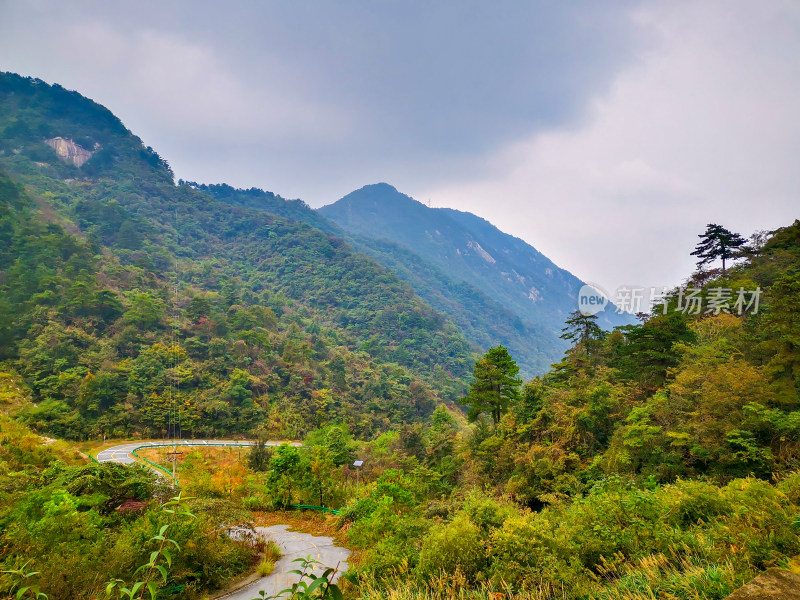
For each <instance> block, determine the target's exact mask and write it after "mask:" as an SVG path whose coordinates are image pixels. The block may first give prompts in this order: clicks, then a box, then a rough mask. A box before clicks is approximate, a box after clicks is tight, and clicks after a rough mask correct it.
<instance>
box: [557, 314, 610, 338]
mask: <svg viewBox="0 0 800 600" xmlns="http://www.w3.org/2000/svg"><path fill="white" fill-rule="evenodd" d="M564 324H565V325H566V327H564V328H563V329H562V330H561V335H560V336H559V337H560V338H561V339H562V340H567V341H570V342H572V343H573V344H576V345H577V344H583V345H584V346H585V345H587V343H588V342H591V341H593V340H599V339H602V338H603V336H604V335H605V333H604V332H603V330H602V329H600V326H599V325H598V324H597V315H585V314H583V313H582V312H581V311H579V310H575V311H572V312H571V313H570V314H569V318H568V319H567V320H566V321H565V322H564Z"/></svg>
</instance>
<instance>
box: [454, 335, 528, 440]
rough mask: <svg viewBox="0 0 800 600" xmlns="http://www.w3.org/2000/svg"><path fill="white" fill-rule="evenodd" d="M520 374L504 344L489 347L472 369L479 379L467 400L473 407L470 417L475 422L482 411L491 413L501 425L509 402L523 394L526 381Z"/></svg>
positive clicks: (493, 418)
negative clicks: (501, 419) (520, 390)
mask: <svg viewBox="0 0 800 600" xmlns="http://www.w3.org/2000/svg"><path fill="white" fill-rule="evenodd" d="M518 374H519V367H518V366H517V363H516V362H514V359H513V358H511V355H510V354H509V353H508V350H507V349H506V348H505V347H504V346H497V347H496V348H489V351H488V352H487V353H486V354H484V356H483V358H481V359H480V360H479V361H478V362H476V363H475V366H474V367H473V369H472V375H473V377H475V381H474V382H473V383H472V385H471V386H470V389H469V394H468V395H467V397H466V398H465V400H464V404H466V405H468V406H469V410H468V412H467V417H468V418H469V420H470V421H471V422H472V421H475V420H476V419H477V418H478V417H479V416H480V415H481V414H483V413H489V414H490V415H491V416H492V421H493V422H494V424H495V425H497V424H498V423H499V422H500V417H502V415H503V413H505V412H506V411H508V407H509V405H510V404H511V403H512V402H513V401H515V400H516V399H517V398H518V397H519V386H520V385H522V380H521V379H519V378H517V375H518Z"/></svg>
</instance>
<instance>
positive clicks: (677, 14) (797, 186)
mask: <svg viewBox="0 0 800 600" xmlns="http://www.w3.org/2000/svg"><path fill="white" fill-rule="evenodd" d="M632 18H633V20H634V22H635V23H636V26H637V27H640V28H642V29H643V33H644V34H646V35H648V36H650V40H651V41H650V45H649V47H648V48H647V49H646V50H645V51H643V52H642V54H641V55H640V56H639V59H638V61H637V62H636V63H635V64H634V65H632V66H630V67H628V68H627V69H625V70H624V71H622V72H620V73H619V75H618V76H617V78H616V81H615V82H614V84H613V86H612V87H611V89H610V91H609V92H608V93H607V94H605V95H604V96H603V97H600V98H596V99H595V100H594V102H593V103H592V105H591V108H590V110H589V112H588V115H587V118H586V119H585V120H584V122H583V124H582V125H581V126H578V127H577V128H574V129H572V130H567V131H550V132H547V133H543V134H542V133H538V134H533V135H531V136H529V137H528V138H526V139H521V140H519V141H517V142H515V143H513V144H509V145H506V146H505V147H504V148H502V149H501V150H499V151H498V152H496V153H495V154H494V155H493V156H491V157H489V158H488V159H487V164H488V165H489V167H490V171H491V174H490V175H487V176H480V177H478V178H475V179H473V180H469V181H447V182H443V183H441V184H439V185H434V186H431V187H430V188H429V189H425V190H422V192H421V193H420V194H419V196H420V197H421V198H426V199H427V198H432V199H433V202H434V203H435V204H437V205H446V206H453V207H456V208H460V209H464V210H470V211H473V212H476V213H478V214H481V215H482V216H485V217H487V218H489V219H490V220H492V222H494V223H495V224H496V225H498V226H499V227H500V228H501V229H504V230H506V231H509V232H511V233H513V234H515V235H518V236H520V237H522V238H524V239H526V240H528V241H530V242H531V243H533V244H534V245H535V246H537V248H538V249H539V250H541V251H543V252H544V253H545V254H547V255H548V256H550V257H551V258H553V259H554V260H556V262H558V263H559V264H561V265H562V266H565V267H567V268H569V269H571V270H573V272H575V274H577V275H578V276H580V277H582V278H585V279H588V280H592V281H597V282H599V283H601V284H602V285H603V286H604V287H606V288H609V289H615V288H616V287H617V286H620V285H624V284H628V285H631V284H642V285H671V284H676V283H678V282H679V281H680V280H681V279H682V278H683V277H684V276H685V275H687V274H688V273H689V271H690V270H691V269H692V267H693V263H692V260H691V257H689V256H688V253H689V252H690V251H691V249H692V248H693V246H694V244H695V243H696V241H697V240H696V237H695V236H696V234H698V233H700V232H702V231H703V229H704V227H705V224H706V223H708V222H719V223H721V224H724V225H726V226H728V227H730V228H733V229H736V230H739V231H741V232H742V233H744V234H749V233H751V232H752V231H754V230H756V229H765V228H772V227H777V226H780V225H784V224H788V223H790V222H791V221H792V220H793V219H794V218H796V217H797V216H798V215H797V212H798V211H797V207H798V206H800V202H798V195H799V194H800V169H798V168H797V157H798V156H800V118H799V117H798V113H797V107H798V106H800V37H798V36H797V31H798V27H800V5H797V4H792V3H790V2H782V1H779V0H776V1H773V2H759V3H752V2H747V1H738V2H673V1H666V0H665V1H663V2H653V3H651V4H649V5H648V6H646V7H645V8H644V9H641V10H639V11H638V12H636V13H635V14H634V15H633V17H632Z"/></svg>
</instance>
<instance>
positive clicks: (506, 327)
mask: <svg viewBox="0 0 800 600" xmlns="http://www.w3.org/2000/svg"><path fill="white" fill-rule="evenodd" d="M184 185H188V186H190V187H194V188H197V189H201V190H203V191H205V192H208V193H209V194H211V195H213V196H214V197H215V198H217V199H219V200H221V201H223V202H227V203H229V204H232V205H234V206H248V207H252V208H255V209H259V210H263V211H265V212H269V213H273V214H276V215H281V216H284V217H287V218H291V219H295V220H298V221H302V222H304V223H308V224H310V225H312V226H313V227H316V228H317V229H320V230H322V231H326V232H328V233H331V234H333V235H335V236H337V237H340V238H343V239H345V240H346V241H347V242H348V243H349V244H350V245H352V246H353V247H354V248H356V249H357V250H359V251H360V252H362V253H364V254H366V255H369V256H371V257H373V258H374V259H375V260H377V261H378V262H379V263H381V264H382V265H383V266H385V267H387V268H389V269H391V270H392V271H393V272H395V273H397V274H398V275H399V276H400V278H401V279H403V280H405V281H406V282H407V283H408V284H410V285H411V287H412V288H413V289H414V291H415V292H416V293H417V294H418V295H419V296H420V297H421V298H423V299H424V300H425V301H426V302H427V303H428V304H430V305H431V306H432V307H433V308H435V309H436V310H438V311H440V312H442V313H444V314H446V315H448V316H449V317H450V319H451V320H452V321H453V322H454V323H455V324H456V325H457V326H458V327H459V329H461V331H462V332H463V333H464V336H465V337H466V339H467V340H468V341H469V342H470V343H471V344H473V345H474V346H475V349H476V350H479V351H481V352H484V351H486V349H488V348H489V347H490V346H492V345H496V344H503V345H505V346H507V347H508V348H510V349H511V351H512V352H513V353H514V355H515V356H518V357H519V363H520V367H521V369H522V372H523V374H524V375H526V376H533V375H535V374H537V373H542V372H544V371H546V370H547V369H548V368H549V366H550V364H551V363H552V362H553V361H554V360H556V358H558V356H560V352H555V353H554V350H553V348H554V347H559V348H561V347H565V346H564V344H563V342H562V340H560V339H559V338H558V334H559V333H560V332H555V331H548V332H547V333H543V332H542V331H540V330H537V329H535V328H533V327H531V326H530V325H526V324H525V323H524V322H523V320H522V319H520V318H519V317H518V316H517V315H516V314H514V313H513V312H512V311H511V310H509V309H508V308H506V307H505V306H504V305H502V304H501V303H499V302H496V301H494V300H492V299H491V298H489V297H488V296H487V295H486V294H485V293H483V292H482V291H481V290H479V289H478V288H477V287H475V286H473V285H471V284H469V283H467V282H466V281H456V280H455V279H452V278H451V277H450V276H449V275H447V274H446V273H445V272H444V271H442V270H441V269H440V268H438V267H436V266H434V265H433V264H432V263H431V262H429V261H427V260H425V259H424V258H423V257H422V256H421V255H420V254H417V253H415V252H413V251H411V250H410V249H408V248H406V247H404V246H402V245H400V244H397V243H394V242H391V241H389V240H387V239H378V238H374V237H366V236H362V235H359V234H355V233H348V232H347V231H345V230H344V229H342V228H341V227H339V226H338V225H336V224H335V223H334V222H333V221H330V220H328V219H326V218H325V217H324V216H322V215H321V214H320V212H319V211H315V210H313V209H311V208H310V207H308V206H307V205H306V204H305V203H303V202H302V201H300V200H285V199H283V198H281V197H280V196H277V195H275V194H273V193H272V192H266V191H263V190H258V189H249V190H241V189H235V188H232V187H231V186H228V185H225V184H217V185H203V184H197V183H194V182H185V183H184Z"/></svg>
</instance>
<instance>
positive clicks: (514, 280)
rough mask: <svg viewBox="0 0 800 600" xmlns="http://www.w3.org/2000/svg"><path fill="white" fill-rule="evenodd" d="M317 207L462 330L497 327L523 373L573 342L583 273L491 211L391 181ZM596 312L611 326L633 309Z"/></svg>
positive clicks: (492, 331)
mask: <svg viewBox="0 0 800 600" xmlns="http://www.w3.org/2000/svg"><path fill="white" fill-rule="evenodd" d="M319 212H320V213H321V214H323V215H325V216H326V217H328V218H329V219H330V220H332V221H333V222H335V223H336V224H337V225H339V226H341V227H342V228H343V229H345V230H346V231H348V232H349V233H350V234H351V235H352V236H353V242H354V244H355V245H356V247H358V248H359V249H360V250H362V251H364V252H366V253H367V254H369V255H371V256H373V257H374V258H376V260H378V261H379V262H381V263H382V264H384V265H385V266H389V267H391V268H392V269H394V270H395V271H396V272H397V273H398V274H400V276H401V277H402V278H404V279H405V280H406V281H408V282H409V283H411V285H412V287H414V289H415V290H416V291H417V293H419V294H420V296H422V297H423V298H424V299H425V300H426V301H428V302H429V303H430V304H431V305H432V306H434V307H436V308H437V309H439V310H442V311H443V312H445V313H447V314H449V315H450V316H451V317H452V318H453V319H454V320H455V321H456V323H458V324H459V326H461V327H462V329H463V330H464V331H466V332H470V333H472V332H473V331H474V333H473V334H472V335H470V334H469V333H468V335H467V337H468V338H470V339H472V340H474V341H477V342H478V343H481V342H483V343H486V341H485V338H487V337H494V338H495V339H496V340H499V341H501V342H502V343H503V344H504V345H506V346H508V347H509V348H510V349H511V350H512V354H514V355H515V356H520V357H523V358H522V363H523V369H524V371H525V374H526V375H532V374H535V373H541V372H542V371H544V370H546V369H547V368H548V367H549V365H550V363H553V362H555V361H556V360H557V359H558V358H559V357H560V356H561V354H562V353H563V351H564V350H565V349H566V344H565V343H563V341H562V340H560V339H559V337H558V336H559V335H560V333H561V328H562V327H563V325H564V321H565V320H566V318H567V316H568V315H569V313H570V312H572V311H574V310H575V309H576V308H577V294H578V290H579V289H580V287H581V286H582V285H583V282H582V281H581V280H579V279H578V278H577V277H575V276H574V275H572V274H571V273H570V272H569V271H566V270H565V269H562V268H559V267H558V266H556V265H555V264H554V263H553V262H552V261H551V260H550V259H548V258H547V257H546V256H544V255H543V254H542V253H540V252H538V251H537V250H536V249H535V248H533V247H532V246H530V245H529V244H527V243H525V242H524V241H522V240H520V239H519V238H515V237H513V236H511V235H508V234H506V233H503V232H502V231H500V230H499V229H497V228H496V227H495V226H493V225H492V224H491V223H489V222H488V221H486V220H485V219H482V218H480V217H477V216H475V215H473V214H471V213H468V212H462V211H458V210H453V209H449V208H429V207H428V206H425V205H424V204H422V203H421V202H418V201H416V200H414V199H413V198H411V197H409V196H407V195H405V194H402V193H400V192H399V191H397V190H396V189H395V188H394V187H392V186H391V185H388V184H386V183H379V184H375V185H368V186H365V187H363V188H361V189H359V190H356V191H354V192H352V193H350V194H348V195H347V196H345V197H344V198H342V199H340V200H339V201H337V202H335V203H334V204H331V205H328V206H324V207H322V208H320V209H319ZM448 301H449V302H448ZM598 322H599V324H600V325H601V326H602V327H603V328H605V329H612V328H613V327H615V326H617V325H625V324H629V323H631V322H632V318H631V316H630V315H618V314H616V313H615V312H614V307H608V308H607V310H606V311H604V312H603V313H601V314H600V315H599V319H598ZM476 325H479V327H476ZM481 332H483V333H484V335H483V336H481ZM481 338H483V339H481Z"/></svg>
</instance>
